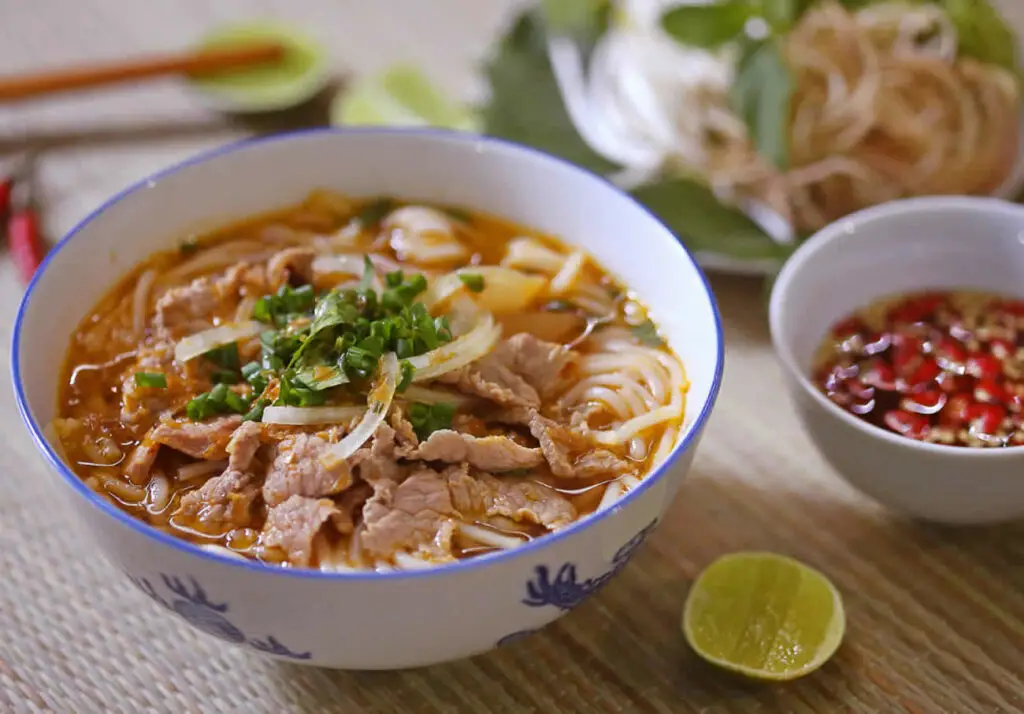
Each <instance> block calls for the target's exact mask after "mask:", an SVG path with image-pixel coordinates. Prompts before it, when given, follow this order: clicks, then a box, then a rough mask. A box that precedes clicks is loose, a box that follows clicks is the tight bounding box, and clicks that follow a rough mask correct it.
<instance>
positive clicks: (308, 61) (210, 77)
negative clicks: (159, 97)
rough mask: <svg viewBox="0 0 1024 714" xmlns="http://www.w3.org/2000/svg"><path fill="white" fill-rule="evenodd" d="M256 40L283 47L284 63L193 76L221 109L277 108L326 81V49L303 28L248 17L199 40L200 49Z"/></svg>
mask: <svg viewBox="0 0 1024 714" xmlns="http://www.w3.org/2000/svg"><path fill="white" fill-rule="evenodd" d="M258 40H263V41H266V40H271V41H275V42H279V43H280V44H281V45H283V46H284V49H285V53H284V57H283V58H282V59H281V61H280V62H274V63H272V64H264V65H257V66H254V67H248V68H245V69H237V70H230V71H224V72H217V73H216V74H204V75H201V76H194V77H190V78H189V81H190V82H191V83H192V85H193V86H194V87H195V88H196V89H198V90H200V91H201V92H203V94H205V95H206V96H207V98H208V99H209V100H210V101H211V102H212V103H214V104H215V105H216V106H217V107H218V108H219V109H223V110H225V111H236V112H262V111H277V110H281V109H288V108H291V107H294V106H298V105H299V104H302V103H304V102H306V101H309V100H310V99H312V98H313V97H314V96H315V95H316V94H317V93H318V92H320V90H322V89H323V88H324V87H325V86H326V84H327V82H328V80H329V74H328V71H327V62H326V57H325V55H324V52H323V50H322V48H321V47H320V46H319V45H318V44H317V43H316V42H315V41H314V40H313V39H312V38H310V37H309V36H307V35H305V34H304V33H302V32H301V31H299V30H297V29H295V28H292V27H289V26H287V25H282V24H278V23H271V22H247V23H244V24H237V25H230V26H226V27H222V28H220V29H217V30H215V31H213V32H211V33H210V34H208V35H206V36H205V37H204V38H203V39H202V40H200V42H199V44H198V47H199V48H200V49H214V48H217V49H222V48H226V47H233V46H238V45H244V44H246V43H251V42H253V41H258Z"/></svg>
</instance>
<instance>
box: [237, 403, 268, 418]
mask: <svg viewBox="0 0 1024 714" xmlns="http://www.w3.org/2000/svg"><path fill="white" fill-rule="evenodd" d="M269 405H270V400H269V399H257V400H256V402H255V403H254V404H253V405H252V409H250V410H249V411H247V412H246V413H245V416H243V417H242V421H262V419H263V410H264V409H266V408H267V407H268V406H269Z"/></svg>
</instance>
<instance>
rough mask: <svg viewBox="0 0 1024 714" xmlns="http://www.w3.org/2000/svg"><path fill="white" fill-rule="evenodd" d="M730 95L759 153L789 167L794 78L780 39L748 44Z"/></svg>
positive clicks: (778, 164)
mask: <svg viewBox="0 0 1024 714" xmlns="http://www.w3.org/2000/svg"><path fill="white" fill-rule="evenodd" d="M729 94H730V99H731V100H732V106H733V110H734V111H735V112H736V114H737V115H738V116H739V117H741V118H742V119H743V121H744V123H746V125H747V131H748V132H749V134H750V137H751V139H752V140H753V142H754V146H755V147H756V148H757V151H758V153H759V154H761V156H763V157H764V158H765V159H767V160H768V161H770V162H772V164H774V165H775V166H776V167H777V168H779V169H781V170H785V169H786V168H788V167H789V113H790V99H791V98H792V95H793V77H792V75H791V73H790V71H789V67H788V66H787V65H786V62H785V60H784V59H783V56H782V47H781V45H780V42H779V40H777V39H770V40H766V41H764V42H759V43H749V44H748V45H747V47H746V48H745V51H744V53H743V56H742V57H741V59H740V62H739V67H738V69H737V72H736V79H735V80H734V81H733V84H732V88H731V89H730V92H729Z"/></svg>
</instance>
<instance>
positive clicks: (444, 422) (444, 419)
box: [409, 402, 455, 440]
mask: <svg viewBox="0 0 1024 714" xmlns="http://www.w3.org/2000/svg"><path fill="white" fill-rule="evenodd" d="M454 416H455V405H454V404H449V403H448V402H437V403H436V404H423V403H422V402H414V403H412V404H410V405H409V423H410V424H412V428H413V430H414V431H415V432H416V436H418V437H419V438H420V440H423V439H426V438H427V437H429V436H430V435H431V434H433V433H434V432H435V431H438V430H440V429H450V428H451V426H452V418H453V417H454Z"/></svg>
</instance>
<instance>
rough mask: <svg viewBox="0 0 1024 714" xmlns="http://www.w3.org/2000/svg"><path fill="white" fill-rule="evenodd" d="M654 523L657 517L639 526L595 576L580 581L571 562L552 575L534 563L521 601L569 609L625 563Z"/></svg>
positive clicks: (530, 604)
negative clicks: (602, 570)
mask: <svg viewBox="0 0 1024 714" xmlns="http://www.w3.org/2000/svg"><path fill="white" fill-rule="evenodd" d="M657 525H658V519H657V518H655V519H654V520H653V521H651V522H650V523H649V524H647V526H645V527H644V528H643V530H641V531H640V532H639V533H637V534H636V535H635V536H633V537H632V538H630V539H629V540H628V541H627V542H626V544H625V545H623V546H622V547H621V548H619V549H618V550H617V551H616V552H615V556H614V557H613V558H612V563H611V567H610V568H609V569H608V570H607V571H605V572H604V573H602V574H601V575H598V576H597V577H594V578H587V579H586V580H582V581H581V580H580V579H579V576H578V575H577V573H576V564H575V563H564V564H563V565H562V566H561V567H559V568H558V569H557V570H556V571H554V573H555V574H554V577H552V575H551V572H552V571H551V569H550V568H548V566H546V565H538V566H537V568H536V569H535V571H534V572H535V575H534V577H533V579H532V580H528V581H527V583H526V597H525V598H523V604H524V605H529V606H530V607H545V606H548V605H552V606H554V607H557V608H559V609H560V610H571V609H572V608H574V607H576V606H577V605H579V604H580V603H581V602H583V601H584V600H585V599H586V598H587V597H588V596H589V595H591V594H592V593H595V592H597V591H598V590H600V589H601V588H602V587H603V586H604V584H605V583H607V582H608V581H609V580H611V579H612V578H614V577H615V576H616V575H617V574H618V573H619V571H620V570H622V569H623V568H624V567H626V563H628V562H629V559H630V558H631V557H633V553H635V552H636V551H637V549H638V548H639V547H640V546H641V545H642V544H643V542H644V541H645V540H646V539H647V536H648V535H650V533H651V531H653V530H654V527H655V526H657Z"/></svg>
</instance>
